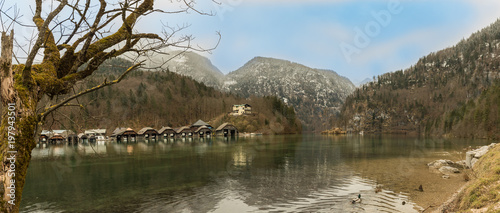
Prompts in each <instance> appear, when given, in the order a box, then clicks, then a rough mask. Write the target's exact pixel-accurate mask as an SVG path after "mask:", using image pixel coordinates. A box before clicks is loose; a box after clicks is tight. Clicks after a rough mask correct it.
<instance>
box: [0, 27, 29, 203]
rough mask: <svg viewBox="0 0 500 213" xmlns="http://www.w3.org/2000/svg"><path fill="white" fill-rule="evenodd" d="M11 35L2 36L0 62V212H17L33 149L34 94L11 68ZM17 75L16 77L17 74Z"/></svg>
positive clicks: (3, 34)
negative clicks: (0, 167) (0, 116)
mask: <svg viewBox="0 0 500 213" xmlns="http://www.w3.org/2000/svg"><path fill="white" fill-rule="evenodd" d="M13 34H14V33H13V31H12V32H11V34H10V36H9V35H7V34H6V33H5V32H2V47H1V48H2V50H1V51H2V52H1V58H0V66H1V73H0V80H1V85H0V90H1V105H2V107H1V109H2V110H1V113H2V121H1V124H2V125H1V129H0V141H1V146H0V154H1V156H0V157H1V159H2V169H0V182H1V186H2V187H1V189H0V194H2V201H1V203H0V204H1V205H0V212H19V207H20V203H21V195H22V189H23V187H24V183H25V178H26V172H27V169H28V165H29V162H30V160H31V151H32V150H33V148H35V146H36V143H35V133H36V131H37V129H36V128H37V126H38V125H37V124H38V121H39V119H38V116H37V114H36V106H37V98H36V95H37V92H36V89H35V88H30V89H27V88H26V87H23V83H22V82H17V81H21V80H17V81H16V79H20V78H18V77H17V76H16V73H14V70H13V68H12V48H13V37H14V35H13ZM17 75H19V74H17Z"/></svg>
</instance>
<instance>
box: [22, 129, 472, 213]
mask: <svg viewBox="0 0 500 213" xmlns="http://www.w3.org/2000/svg"><path fill="white" fill-rule="evenodd" d="M454 143H455V144H453V143H450V142H449V141H443V140H435V141H433V140H420V139H415V138H384V137H381V138H379V137H323V136H313V135H306V136H301V135H298V136H269V137H256V138H240V139H231V138H229V139H227V138H204V139H197V138H194V139H193V138H191V139H189V138H188V139H186V138H183V139H173V140H172V139H166V140H158V141H139V142H137V143H111V142H108V143H98V144H79V145H78V146H72V145H71V146H67V145H62V146H49V147H45V148H43V147H40V148H37V149H35V150H33V161H32V163H31V165H30V169H29V172H28V176H27V182H26V186H25V190H24V197H23V203H22V210H23V211H24V212H40V211H44V210H46V211H48V212H56V211H69V212H72V211H78V212H234V211H235V210H238V212H269V211H278V212H374V211H377V212H380V211H386V212H398V211H399V212H416V211H417V210H416V209H419V208H418V207H416V206H415V204H414V203H413V202H412V201H411V200H410V199H409V194H408V191H409V190H406V191H405V190H400V189H403V188H398V187H396V183H399V182H401V180H398V178H399V179H400V178H401V177H405V176H392V175H390V174H397V173H398V171H402V169H405V168H406V169H410V170H417V168H420V167H422V165H424V164H421V162H420V161H422V162H423V161H427V160H429V159H432V158H440V156H439V155H438V154H437V153H452V152H454V150H458V148H457V147H463V146H468V145H471V144H473V143H472V142H470V141H462V142H460V141H459V142H456V141H455V142H454ZM414 162H417V163H414ZM381 168H383V169H381ZM392 178H393V179H392ZM404 181H407V180H404ZM408 182H411V181H409V180H408ZM379 184H383V185H384V188H383V189H382V190H381V192H379V193H376V192H375V187H377V185H379ZM358 194H362V196H363V202H362V203H359V204H358V203H357V204H354V205H353V204H351V203H350V202H349V201H350V200H351V199H352V198H354V197H356V196H357V195H358ZM402 201H405V202H406V205H403V204H402Z"/></svg>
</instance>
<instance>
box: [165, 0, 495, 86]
mask: <svg viewBox="0 0 500 213" xmlns="http://www.w3.org/2000/svg"><path fill="white" fill-rule="evenodd" d="M218 1H219V2H220V3H222V5H216V4H214V3H210V1H208V3H207V2H201V1H199V3H198V5H197V6H198V7H199V8H201V9H203V10H204V11H212V12H214V13H216V15H215V16H212V17H209V16H199V15H195V14H190V15H176V16H172V17H168V18H169V20H164V21H166V22H168V23H177V24H179V23H190V24H191V27H190V29H188V30H187V31H186V33H190V34H193V35H194V36H196V37H197V40H196V42H197V43H200V44H201V45H203V46H206V47H210V46H211V45H213V43H214V41H215V40H216V38H217V37H216V36H215V32H216V31H220V32H221V34H222V40H221V43H220V46H219V47H218V48H217V49H216V50H214V51H213V52H212V54H204V55H205V56H207V57H209V58H210V59H211V61H212V63H213V64H214V65H215V66H217V67H218V68H219V69H220V70H221V71H222V72H223V73H228V72H231V71H234V70H236V69H238V68H239V67H241V66H243V65H244V64H245V62H247V61H248V60H250V59H252V58H253V57H255V56H264V57H274V58H280V59H286V60H290V61H294V62H298V63H301V64H304V65H306V66H309V67H313V68H322V69H331V70H334V71H336V72H337V73H339V74H341V75H343V76H346V77H348V78H350V79H351V80H352V81H353V82H356V81H361V80H363V79H365V78H371V77H372V76H374V75H380V74H382V73H386V72H391V71H395V70H399V69H404V68H407V67H409V66H411V65H412V64H414V63H415V62H416V61H417V60H418V59H419V58H420V57H422V56H424V55H427V54H429V53H430V52H434V51H438V50H440V49H443V48H446V47H450V46H453V45H454V44H456V43H457V42H459V41H460V40H461V39H462V38H467V37H468V36H470V34H471V33H473V32H476V31H478V30H480V29H482V28H484V27H486V26H488V25H489V24H491V23H493V22H494V21H495V20H496V19H497V18H500V14H499V13H498V9H500V1H498V0H481V1H476V0H439V1H437V0H418V1H417V0H414V1H410V0H400V1H396V0H353V1H347V0H330V1H326V0H311V1H300V0H288V1H285V0H267V1H266V0H253V1H252V0H218ZM390 4H394V5H396V6H394V5H390ZM391 8H392V9H393V10H390V9H391ZM394 8H395V9H394ZM373 13H375V14H390V16H383V18H384V19H382V20H383V21H379V19H377V18H376V17H375V16H374V15H373ZM388 17H390V18H388ZM377 24H378V27H377ZM356 29H359V31H356ZM357 32H358V33H357ZM359 32H362V33H365V35H366V34H368V33H369V34H370V35H369V36H368V35H366V36H365V37H368V39H369V42H364V43H362V44H363V45H362V46H359V45H358V46H356V44H355V39H356V36H357V34H360V33H359ZM358 38H359V36H358ZM342 44H344V47H345V46H349V45H351V46H350V47H355V48H357V50H356V51H352V50H353V49H352V48H347V50H350V51H352V52H353V53H351V54H345V53H346V52H348V53H349V51H346V50H345V49H344V50H343V49H342ZM345 44H347V45H345ZM346 55H348V56H349V57H346Z"/></svg>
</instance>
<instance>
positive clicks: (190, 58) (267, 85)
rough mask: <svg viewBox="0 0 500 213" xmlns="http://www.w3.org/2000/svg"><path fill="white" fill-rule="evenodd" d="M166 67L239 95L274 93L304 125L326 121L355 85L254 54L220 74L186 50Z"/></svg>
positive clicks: (331, 74)
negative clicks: (239, 65)
mask: <svg viewBox="0 0 500 213" xmlns="http://www.w3.org/2000/svg"><path fill="white" fill-rule="evenodd" d="M172 54H175V53H172ZM168 68H169V70H170V71H173V72H176V73H179V74H181V75H186V76H190V77H192V78H193V79H194V80H196V81H199V82H203V83H205V84H206V85H208V86H212V87H215V88H217V89H221V90H224V91H227V92H231V93H234V94H238V95H240V96H243V97H249V96H252V95H255V96H270V95H273V96H277V97H279V98H280V99H282V100H283V101H285V102H286V103H287V104H289V105H291V106H293V107H294V108H295V111H296V114H297V116H298V117H299V118H300V119H301V120H302V121H303V122H304V124H305V126H304V127H306V128H307V127H315V128H316V129H321V128H323V127H325V125H328V119H329V118H330V116H332V115H333V114H334V113H337V112H339V110H340V107H341V105H342V104H343V102H344V100H345V98H346V97H347V96H348V95H349V94H351V93H352V92H353V91H354V89H355V86H354V84H352V82H351V81H350V80H349V79H347V78H345V77H342V76H340V75H338V74H337V73H335V72H334V71H331V70H321V69H313V68H310V67H307V66H304V65H301V64H298V63H294V62H290V61H286V60H280V59H273V58H264V57H255V58H254V59H252V60H250V61H249V62H247V63H246V64H245V65H244V66H243V67H241V68H239V69H238V70H236V71H233V72H231V73H229V74H227V75H226V76H224V75H223V74H222V73H221V72H220V71H219V69H217V68H216V67H215V66H214V65H212V63H211V62H210V60H209V59H207V58H205V57H203V56H200V55H198V54H196V53H193V52H186V53H184V54H183V55H181V56H179V57H176V58H174V59H173V60H171V61H170V62H169V63H168ZM323 129H324V128H323Z"/></svg>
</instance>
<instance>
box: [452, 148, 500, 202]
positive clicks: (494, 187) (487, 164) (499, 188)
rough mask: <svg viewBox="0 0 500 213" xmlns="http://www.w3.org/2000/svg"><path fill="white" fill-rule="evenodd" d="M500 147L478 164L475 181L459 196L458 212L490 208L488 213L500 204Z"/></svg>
mask: <svg viewBox="0 0 500 213" xmlns="http://www.w3.org/2000/svg"><path fill="white" fill-rule="evenodd" d="M499 153H500V146H495V147H494V148H493V149H492V150H490V151H489V152H488V153H487V154H486V155H485V156H483V157H482V158H481V159H479V161H478V162H477V165H476V167H475V168H474V172H475V173H476V177H477V178H475V179H473V180H472V182H471V184H470V185H469V186H467V188H466V189H465V190H464V193H462V194H461V195H460V196H459V198H458V199H459V205H457V206H456V209H454V211H456V212H469V211H470V210H471V209H481V208H488V209H489V211H488V212H498V210H493V209H494V206H495V205H496V204H497V203H499V202H500V193H499V192H500V155H499Z"/></svg>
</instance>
